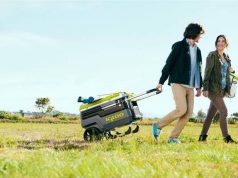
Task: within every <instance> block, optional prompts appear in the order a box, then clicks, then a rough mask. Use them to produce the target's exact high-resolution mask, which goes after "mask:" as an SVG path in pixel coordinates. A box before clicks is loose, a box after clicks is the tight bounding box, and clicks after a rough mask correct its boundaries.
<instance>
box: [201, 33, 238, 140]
mask: <svg viewBox="0 0 238 178" xmlns="http://www.w3.org/2000/svg"><path fill="white" fill-rule="evenodd" d="M215 46H216V51H213V52H210V53H209V55H208V57H207V63H206V69H205V76H204V81H203V95H204V96H205V97H208V98H209V99H210V101H211V102H210V107H209V109H208V113H207V117H206V120H205V122H204V124H203V128H202V131H201V135H200V137H199V141H205V140H206V138H207V132H208V129H209V127H210V125H211V123H212V119H213V117H214V116H215V114H216V112H217V111H218V112H219V113H220V128H221V131H222V135H223V137H224V141H225V142H226V143H235V141H234V140H233V139H232V138H231V136H230V135H229V134H228V129H227V113H228V112H227V107H226V105H225V102H224V99H223V98H224V96H227V95H229V93H230V76H229V74H230V72H234V71H233V69H232V68H231V61H230V59H229V56H228V55H226V54H225V53H224V50H225V49H226V48H227V47H228V41H227V38H226V37H225V35H219V36H218V37H217V38H216V41H215Z"/></svg>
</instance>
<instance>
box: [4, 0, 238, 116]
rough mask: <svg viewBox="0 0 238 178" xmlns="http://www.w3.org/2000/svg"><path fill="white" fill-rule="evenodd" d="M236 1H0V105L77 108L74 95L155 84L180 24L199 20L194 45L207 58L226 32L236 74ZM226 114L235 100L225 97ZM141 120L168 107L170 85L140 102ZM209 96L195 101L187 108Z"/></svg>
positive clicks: (236, 103) (201, 104) (206, 103)
mask: <svg viewBox="0 0 238 178" xmlns="http://www.w3.org/2000/svg"><path fill="white" fill-rule="evenodd" d="M237 9H238V2H237V1H232V0H227V1H221V0H220V1H211V0H210V1H209V0H207V1H205V0H201V1H197V0H195V1H192V0H191V1H172V0H167V1H165V0H164V1H159V0H158V1H150V0H147V1H146V0H144V1H142V0H138V1H135V0H114V1H113V0H107V1H102V0H98V1H91V0H87V1H86V0H84V1H80V0H71V1H67V0H57V1H56V0H0V60H1V62H0V66H1V67H0V68H1V70H0V110H5V111H19V110H20V109H22V110H24V111H36V108H35V104H34V102H35V100H36V98H38V97H49V98H50V100H51V104H52V105H53V106H54V107H55V109H56V110H60V111H63V112H71V113H78V112H79V106H80V104H79V103H77V98H78V96H84V97H88V96H94V97H97V95H101V94H108V93H113V92H119V91H126V92H133V93H135V94H138V93H142V92H144V91H146V90H148V89H151V88H154V87H155V86H156V85H157V83H158V80H159V78H160V76H161V70H162V68H163V66H164V64H165V61H166V59H167V57H168V55H169V53H170V51H171V46H172V44H173V43H175V42H176V41H180V40H182V39H183V32H184V30H185V27H186V26H187V25H188V24H189V23H191V22H193V23H199V24H202V25H203V26H204V28H205V31H206V32H205V34H204V35H203V36H202V38H201V40H200V42H199V43H198V46H199V48H200V49H201V51H202V57H203V71H204V69H205V64H206V57H207V55H208V53H209V52H210V51H213V50H215V47H214V42H215V39H216V37H217V36H218V35H220V34H225V35H226V36H227V38H228V40H229V43H230V46H229V48H228V50H227V51H226V52H227V53H228V54H229V56H230V58H231V60H232V66H233V68H235V69H237V71H238V52H237V49H238V33H237V29H238V24H237V23H236V18H237V17H238V11H237ZM225 102H226V104H227V107H228V111H229V114H232V113H233V112H237V111H238V107H237V106H238V98H237V97H236V98H233V99H225ZM138 104H139V107H140V110H141V112H142V113H144V115H145V116H148V117H162V116H164V115H165V114H167V113H168V112H170V111H172V110H173V109H174V108H175V105H174V101H173V96H172V92H171V88H170V86H168V85H167V82H166V84H165V85H164V91H163V92H162V93H161V94H159V95H157V96H154V97H151V98H148V99H146V100H142V101H140V102H139V103H138ZM208 107H209V99H207V98H205V97H199V98H195V106H194V113H197V112H198V111H199V110H200V109H202V110H203V111H204V112H207V109H208Z"/></svg>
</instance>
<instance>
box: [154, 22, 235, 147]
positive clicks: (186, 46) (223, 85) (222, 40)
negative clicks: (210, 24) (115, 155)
mask: <svg viewBox="0 0 238 178" xmlns="http://www.w3.org/2000/svg"><path fill="white" fill-rule="evenodd" d="M204 32H205V31H204V29H203V27H202V26H201V25H199V24H196V23H191V24H189V25H188V26H187V27H186V29H185V32H184V39H183V40H182V41H178V42H176V43H174V44H173V46H172V51H171V52H170V54H169V56H168V58H167V60H166V64H165V65H164V67H163V69H162V75H161V77H160V80H159V84H158V86H157V89H158V90H160V91H162V88H163V84H164V82H165V81H166V80H167V79H168V83H169V85H170V86H171V89H172V93H173V98H174V101H175V105H176V108H175V110H173V111H171V112H170V113H168V114H167V115H166V116H164V117H163V118H161V119H159V120H158V122H157V123H154V124H153V125H152V133H153V137H154V139H155V141H156V142H157V141H158V137H159V134H160V132H161V129H162V128H163V127H165V126H167V125H168V124H170V123H171V122H173V121H174V120H177V119H178V121H177V123H176V125H175V127H174V129H173V130H172V132H171V134H170V137H169V139H168V143H171V144H179V143H181V142H180V140H179V139H178V137H179V135H180V133H181V132H182V130H183V128H184V127H185V125H186V123H187V122H188V120H189V118H190V117H191V115H192V114H193V106H194V95H195V96H197V97H199V96H201V95H203V96H205V97H208V98H209V100H210V106H209V109H208V113H207V116H206V119H205V122H204V124H203V128H202V130H201V134H200V136H199V141H206V138H207V133H208V130H209V128H210V125H211V123H212V119H213V117H214V116H215V114H216V112H217V111H218V112H219V113H220V128H221V131H222V136H223V138H224V141H225V142H226V143H236V142H235V141H234V140H233V139H232V138H231V136H230V135H229V132H228V129H227V115H228V111H227V107H226V104H225V102H224V97H225V96H228V95H229V94H230V88H231V83H230V73H233V72H234V70H233V69H232V67H231V60H230V58H229V56H228V55H227V54H225V52H224V51H225V49H226V48H227V47H228V41H227V38H226V36H225V35H219V36H218V37H217V38H216V40H215V48H216V49H215V51H212V52H210V53H209V54H208V56H207V60H206V68H205V75H204V78H202V75H201V73H202V72H201V70H202V69H201V64H202V55H201V50H200V49H199V48H198V46H197V43H198V42H199V39H200V38H201V35H203V34H204ZM194 89H196V91H194ZM194 92H196V93H194Z"/></svg>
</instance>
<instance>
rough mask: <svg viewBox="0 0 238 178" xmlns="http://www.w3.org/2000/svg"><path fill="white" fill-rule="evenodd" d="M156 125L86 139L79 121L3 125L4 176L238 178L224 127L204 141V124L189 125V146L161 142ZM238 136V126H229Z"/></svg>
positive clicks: (0, 170) (237, 150) (0, 173)
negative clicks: (122, 134) (156, 140)
mask: <svg viewBox="0 0 238 178" xmlns="http://www.w3.org/2000/svg"><path fill="white" fill-rule="evenodd" d="M150 129H151V128H150V126H142V127H141V130H140V132H139V133H138V134H134V135H128V136H125V137H122V138H118V139H114V140H104V141H101V142H96V143H85V142H84V141H83V139H82V134H83V131H84V130H83V129H82V128H81V126H80V125H77V124H32V123H15V124H14V123H0V177H13V178H14V177H16V178H19V177H26V178H28V177H32V178H33V177H34V178H35V177H42V178H45V177H64V178H65V177H116V178H117V177H130V178H131V177H135V178H138V177H143V178H144V177H173V178H174V177H209V178H210V177H232V178H233V177H238V156H237V155H238V145H235V144H225V143H224V142H223V140H222V137H221V133H220V132H221V131H220V128H219V125H212V128H211V130H210V132H209V137H208V142H207V143H198V142H197V139H198V135H199V133H200V130H201V124H191V123H189V124H188V126H186V127H185V129H184V131H183V132H182V135H181V137H180V138H181V140H182V142H183V144H181V145H169V144H167V143H166V141H167V137H168V136H169V133H170V131H171V129H172V126H169V127H167V128H165V129H164V130H163V133H162V134H161V137H160V140H159V143H158V144H155V143H154V142H153V140H152V139H151V130H150ZM229 130H230V133H231V135H232V136H233V137H234V138H238V125H229Z"/></svg>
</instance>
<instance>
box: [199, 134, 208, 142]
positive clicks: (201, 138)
mask: <svg viewBox="0 0 238 178" xmlns="http://www.w3.org/2000/svg"><path fill="white" fill-rule="evenodd" d="M206 139H207V135H200V136H199V139H198V141H199V142H204V141H206Z"/></svg>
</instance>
